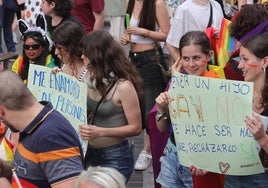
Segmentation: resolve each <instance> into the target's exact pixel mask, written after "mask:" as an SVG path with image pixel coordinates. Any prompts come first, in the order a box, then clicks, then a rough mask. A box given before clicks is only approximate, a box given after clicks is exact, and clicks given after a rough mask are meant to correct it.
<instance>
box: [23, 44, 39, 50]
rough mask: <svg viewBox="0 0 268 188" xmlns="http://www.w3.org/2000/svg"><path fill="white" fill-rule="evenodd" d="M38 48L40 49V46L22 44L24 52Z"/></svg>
mask: <svg viewBox="0 0 268 188" xmlns="http://www.w3.org/2000/svg"><path fill="white" fill-rule="evenodd" d="M40 47H41V45H40V44H32V45H28V44H23V48H24V50H30V48H31V49H32V50H37V49H39V48H40Z"/></svg>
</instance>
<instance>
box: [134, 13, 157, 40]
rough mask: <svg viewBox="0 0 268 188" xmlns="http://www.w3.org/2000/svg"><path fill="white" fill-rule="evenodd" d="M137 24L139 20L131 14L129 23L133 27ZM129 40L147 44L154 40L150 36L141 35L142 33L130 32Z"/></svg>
mask: <svg viewBox="0 0 268 188" xmlns="http://www.w3.org/2000/svg"><path fill="white" fill-rule="evenodd" d="M138 24H139V20H136V19H135V18H133V16H131V18H130V22H129V25H130V26H133V27H137V26H138ZM131 42H133V43H141V44H147V43H149V44H151V43H154V40H153V39H151V38H147V37H143V36H142V35H134V34H131Z"/></svg>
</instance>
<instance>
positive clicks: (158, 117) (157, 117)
mask: <svg viewBox="0 0 268 188" xmlns="http://www.w3.org/2000/svg"><path fill="white" fill-rule="evenodd" d="M162 118H164V120H166V119H167V118H168V117H167V112H159V111H157V113H156V115H155V120H156V121H160V120H161V119H162Z"/></svg>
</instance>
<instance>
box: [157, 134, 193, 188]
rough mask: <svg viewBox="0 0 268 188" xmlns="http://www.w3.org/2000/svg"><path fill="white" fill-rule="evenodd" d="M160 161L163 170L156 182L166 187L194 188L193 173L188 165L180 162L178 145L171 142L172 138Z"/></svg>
mask: <svg viewBox="0 0 268 188" xmlns="http://www.w3.org/2000/svg"><path fill="white" fill-rule="evenodd" d="M172 145H173V146H172ZM160 162H161V170H160V172H159V174H158V177H157V179H156V182H158V183H159V184H161V185H162V186H163V187H166V188H178V187H179V188H193V179H192V174H191V172H190V170H189V168H188V167H185V166H182V165H181V164H180V163H179V159H178V156H177V151H176V146H175V145H174V144H173V143H172V142H171V140H170V138H169V139H168V143H167V145H166V147H165V149H164V155H163V156H161V158H160Z"/></svg>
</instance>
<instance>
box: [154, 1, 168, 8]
mask: <svg viewBox="0 0 268 188" xmlns="http://www.w3.org/2000/svg"><path fill="white" fill-rule="evenodd" d="M155 5H156V8H161V7H163V6H166V5H165V2H164V0H156V1H155Z"/></svg>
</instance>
